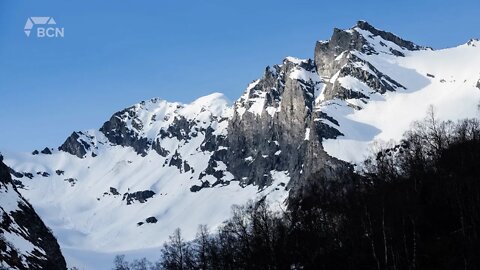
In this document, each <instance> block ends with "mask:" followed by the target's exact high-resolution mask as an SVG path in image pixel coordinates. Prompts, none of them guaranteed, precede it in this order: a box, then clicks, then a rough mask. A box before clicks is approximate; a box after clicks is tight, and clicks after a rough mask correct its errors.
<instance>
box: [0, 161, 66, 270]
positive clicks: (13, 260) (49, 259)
mask: <svg viewBox="0 0 480 270" xmlns="http://www.w3.org/2000/svg"><path fill="white" fill-rule="evenodd" d="M0 193H1V194H0V265H1V266H3V267H7V268H8V269H67V267H66V263H65V259H64V258H63V255H62V253H61V251H60V247H59V245H58V243H57V240H56V239H55V237H54V236H53V235H52V233H51V231H50V230H49V229H48V228H47V227H46V226H45V224H43V222H42V220H41V219H40V218H39V217H38V215H37V214H36V213H35V211H34V210H33V208H32V206H31V205H30V204H29V203H28V202H27V201H26V200H25V199H24V198H23V197H22V196H21V195H20V194H19V193H18V192H17V190H16V188H15V187H14V185H13V184H12V179H11V177H10V170H9V168H8V167H7V166H6V165H5V164H3V162H1V161H0ZM2 269H3V268H2Z"/></svg>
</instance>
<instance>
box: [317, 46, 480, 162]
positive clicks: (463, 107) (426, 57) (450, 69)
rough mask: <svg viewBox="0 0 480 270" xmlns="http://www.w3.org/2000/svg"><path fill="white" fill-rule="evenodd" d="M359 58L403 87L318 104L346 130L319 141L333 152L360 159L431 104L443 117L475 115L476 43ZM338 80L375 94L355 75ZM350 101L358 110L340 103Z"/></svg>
mask: <svg viewBox="0 0 480 270" xmlns="http://www.w3.org/2000/svg"><path fill="white" fill-rule="evenodd" d="M357 56H359V57H360V58H363V59H365V60H367V61H368V62H370V63H371V64H373V65H374V66H375V67H376V68H377V69H379V70H381V71H382V72H384V73H385V74H387V75H388V76H390V77H391V78H393V79H394V80H396V81H397V82H399V83H400V84H402V85H404V86H405V87H406V88H407V89H406V90H397V91H396V92H387V93H386V94H384V95H380V94H374V95H371V96H370V97H371V99H370V100H369V101H368V103H366V104H363V103H361V102H358V101H359V100H352V101H350V100H347V101H340V100H330V101H325V102H323V103H319V104H318V107H319V108H320V109H321V110H323V111H325V112H327V113H328V114H329V115H330V116H332V117H333V118H335V119H336V120H337V121H338V122H339V127H337V126H335V127H336V128H338V129H339V130H340V131H341V132H342V133H343V134H345V136H341V137H339V138H337V139H330V140H325V141H324V142H323V146H324V148H325V150H326V151H327V152H328V153H329V154H330V155H332V156H335V157H337V158H340V159H342V160H346V161H350V162H354V163H357V164H359V163H361V162H362V161H363V160H364V158H365V157H367V155H368V154H370V152H371V151H372V150H373V148H374V146H375V144H376V142H388V141H390V140H394V141H398V140H400V139H401V137H402V135H403V133H404V132H405V131H406V130H408V129H409V128H410V126H411V124H412V122H413V121H417V120H422V119H423V118H425V116H426V113H427V110H428V108H429V107H430V106H433V108H434V110H435V112H436V114H437V116H438V118H439V119H441V120H446V119H448V120H457V119H462V118H467V117H474V116H478V115H479V112H478V108H477V106H478V104H479V102H480V89H478V88H477V87H476V84H477V82H478V81H479V79H480V47H477V46H475V44H474V43H470V44H465V45H461V46H458V47H456V48H451V49H444V50H438V51H433V50H422V51H415V52H408V53H406V57H395V56H392V55H363V54H360V53H357ZM427 74H428V75H427ZM432 76H433V77H432ZM338 82H339V83H341V84H342V85H343V86H346V87H347V88H351V89H356V90H361V91H362V92H363V91H365V92H368V91H371V92H373V91H372V90H371V89H369V88H368V86H366V85H365V84H363V83H361V82H359V81H358V80H355V79H353V78H348V77H346V78H340V79H339V80H338ZM349 102H352V103H353V102H354V103H353V105H358V106H360V107H361V108H362V109H361V110H354V109H351V108H349V107H346V106H344V105H347V104H348V103H349Z"/></svg>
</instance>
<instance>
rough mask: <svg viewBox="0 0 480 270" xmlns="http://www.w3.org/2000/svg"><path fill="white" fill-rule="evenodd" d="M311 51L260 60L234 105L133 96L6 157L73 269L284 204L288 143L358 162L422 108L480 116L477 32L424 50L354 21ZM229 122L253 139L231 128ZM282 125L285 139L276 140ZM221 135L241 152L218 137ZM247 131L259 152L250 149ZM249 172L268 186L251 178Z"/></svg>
mask: <svg viewBox="0 0 480 270" xmlns="http://www.w3.org/2000/svg"><path fill="white" fill-rule="evenodd" d="M317 46H318V47H319V51H318V53H317V50H316V52H315V54H316V55H315V61H313V60H311V59H307V60H301V59H297V58H294V57H287V58H286V59H285V60H284V61H283V63H282V64H281V65H275V66H273V67H268V68H267V69H266V71H265V75H264V76H263V77H262V78H261V79H259V80H255V81H254V82H252V83H251V84H250V85H249V86H248V87H247V89H246V91H245V92H244V94H243V95H242V96H241V97H240V98H239V99H238V100H237V101H236V102H235V103H234V104H231V103H230V102H228V101H227V100H226V99H225V97H224V96H223V95H222V94H219V93H215V94H212V95H209V96H206V97H202V98H199V99H197V100H196V101H194V102H192V103H191V104H181V103H178V102H173V103H172V102H167V101H164V100H161V99H152V100H149V101H144V102H140V103H138V104H135V105H133V106H131V107H129V108H126V109H124V110H121V111H119V112H117V113H115V114H114V115H113V116H112V117H111V118H110V120H109V121H107V122H106V123H105V124H104V125H103V126H102V128H100V129H99V130H90V131H83V132H75V133H74V134H72V136H70V137H69V138H68V139H67V141H66V142H65V143H64V144H63V145H62V146H61V147H60V149H62V150H57V149H53V148H50V149H46V150H44V152H45V153H36V154H35V155H32V154H30V153H4V154H5V156H6V160H5V162H6V163H7V164H8V165H9V166H10V167H12V168H13V169H14V170H15V171H16V172H17V174H16V177H15V178H16V179H18V180H21V182H22V183H23V185H24V188H23V189H21V193H22V194H23V195H24V196H25V197H26V198H28V200H29V201H30V202H31V203H32V204H33V205H34V207H35V208H36V210H37V212H38V213H39V215H40V216H41V217H42V218H43V220H44V221H45V222H46V224H48V225H49V226H50V227H51V228H52V230H53V232H54V233H55V235H56V236H57V237H58V239H59V243H60V245H61V247H62V250H63V252H64V253H65V255H66V257H67V260H68V262H69V264H70V265H71V266H74V265H77V266H80V267H84V268H86V269H105V267H108V263H109V262H111V261H112V260H113V257H114V256H115V254H118V253H125V254H127V255H129V256H132V258H133V257H136V256H148V257H150V258H153V259H154V258H155V257H156V256H157V254H158V248H159V247H160V246H161V245H162V243H163V242H164V241H165V240H166V239H167V237H168V235H169V234H171V233H172V232H173V230H174V229H175V228H177V227H180V228H181V229H182V231H183V233H184V236H185V238H186V239H192V238H193V237H194V236H195V232H196V229H197V226H198V225H199V224H206V225H208V226H209V227H210V228H211V229H214V228H215V227H216V226H219V225H220V224H221V223H222V221H223V220H225V219H226V218H228V217H229V216H230V209H231V206H232V205H233V204H244V203H246V202H247V201H248V200H251V199H259V198H262V197H264V196H266V197H267V199H268V201H270V203H271V205H272V207H275V208H277V209H278V208H283V207H285V200H286V199H287V197H288V192H289V191H288V190H287V189H286V188H285V187H288V184H289V182H292V181H291V180H295V179H293V178H294V174H293V173H292V171H289V170H288V169H286V168H289V166H290V167H294V168H297V169H298V170H299V172H297V175H298V173H299V174H302V173H303V169H304V164H297V163H295V161H293V162H289V160H288V159H294V158H293V157H292V156H293V154H292V153H291V152H293V151H292V149H297V150H298V149H301V150H299V152H301V151H304V150H303V149H321V148H307V147H308V146H309V145H313V146H315V145H320V147H322V146H323V149H324V150H325V151H326V152H327V153H328V154H329V155H331V156H333V157H336V158H338V159H340V160H344V161H348V162H352V163H357V164H359V163H360V162H361V161H362V160H363V159H364V158H365V157H366V156H367V155H368V154H369V153H370V151H371V149H372V148H374V146H375V145H376V144H377V143H378V142H379V141H380V142H381V141H383V142H385V141H387V142H388V141H390V140H398V139H400V138H401V135H402V134H403V132H405V131H406V130H407V129H408V128H409V127H410V125H411V124H412V122H413V121H415V120H420V119H422V118H424V116H425V115H426V112H427V109H428V108H429V106H430V105H433V106H434V107H435V109H436V111H437V115H438V117H439V118H440V119H451V120H455V119H459V118H465V117H472V116H476V115H478V111H477V105H478V103H479V101H480V89H479V87H480V86H479V79H480V43H479V42H478V41H475V40H472V41H470V42H469V43H467V44H465V45H461V46H459V47H456V48H450V49H444V50H432V49H428V48H424V47H420V46H417V45H415V44H413V43H410V42H407V41H404V40H402V39H400V38H398V37H395V36H393V34H390V33H386V32H382V31H380V30H377V29H374V28H373V27H371V26H370V25H368V24H367V23H366V22H359V23H358V24H357V26H355V27H353V28H352V29H348V30H338V29H336V30H335V31H334V35H333V36H332V39H331V41H326V42H319V43H318V44H317ZM317 58H318V60H317ZM321 61H324V63H322V64H320V62H321ZM315 62H316V63H315ZM287 90H288V91H287ZM295 95H302V96H301V97H299V96H295ZM285 96H286V97H285ZM282 98H285V99H282ZM287 104H289V105H287ZM312 111H313V112H312ZM307 116H308V117H313V118H312V121H311V122H312V123H314V124H311V123H310V121H306V120H305V119H306V118H307ZM315 117H316V118H315ZM292 119H293V120H292ZM247 121H249V122H247ZM281 121H283V122H281ZM289 121H291V122H289ZM245 123H249V124H248V125H246V126H245V125H244V124H245ZM296 124H298V125H296ZM316 124H322V125H316ZM232 126H233V128H234V129H233V130H235V131H236V132H245V133H248V134H229V130H232V129H230V128H232ZM327 127H328V128H327ZM274 128H276V129H275V130H274V131H273V132H272V130H273V129H274ZM282 128H283V130H282ZM286 128H290V129H289V130H288V132H287V133H292V136H283V137H282V135H285V134H284V133H285V132H286V131H285V129H286ZM257 132H263V133H257ZM294 133H295V134H294ZM297 133H298V134H300V135H298V134H297ZM252 134H268V135H269V136H270V137H269V138H256V137H255V136H256V135H255V136H254V135H252ZM238 135H242V136H238ZM293 135H295V136H293ZM297 135H298V136H297ZM229 136H230V138H231V137H233V136H237V137H236V139H238V140H237V141H235V142H236V144H231V145H236V146H237V148H238V149H231V148H229V147H231V145H230V146H229V145H227V144H225V141H226V140H227V139H228V138H229ZM249 136H250V137H249ZM252 137H253V138H254V140H255V141H253V142H252V144H256V145H257V146H258V148H256V149H246V148H247V147H248V145H245V143H244V142H245V141H247V142H248V140H247V139H252ZM246 138H247V139H246ZM282 138H283V141H281V142H280V143H279V140H280V139H282ZM294 139H296V140H298V142H293V141H292V140H294ZM257 141H258V142H257ZM319 142H321V144H320V143H319ZM257 143H258V144H257ZM285 143H290V145H286V146H285V145H283V144H285ZM297 145H298V147H297ZM282 147H283V148H282ZM301 147H304V148H301ZM281 149H283V151H282V150H281ZM323 149H321V150H323ZM50 152H51V153H50ZM232 153H235V154H237V156H238V157H241V160H239V162H238V163H236V165H238V166H237V167H236V168H235V172H234V170H232V167H229V166H231V164H228V162H223V161H222V160H224V159H222V157H224V156H226V155H230V154H232ZM239 153H240V154H239ZM243 153H244V155H243ZM312 156H317V153H313V155H312ZM299 160H300V159H299ZM318 160H325V159H318ZM277 161H278V162H277ZM307 161H308V160H307ZM269 162H270V163H269ZM272 162H273V163H275V162H276V163H275V164H272ZM231 163H235V162H231ZM317 165H318V164H313V165H311V166H312V167H313V168H315V167H316V166H317ZM282 166H283V167H282ZM262 167H263V169H264V170H263V171H262V170H261V169H262ZM305 167H307V166H305ZM258 172H260V176H261V177H264V178H265V179H267V180H265V181H264V182H265V183H268V184H267V185H266V186H262V185H260V184H259V185H256V184H255V183H256V182H253V184H252V182H251V181H249V179H248V177H249V176H252V175H255V173H257V174H258ZM29 173H30V174H31V175H30V174H29ZM235 173H238V174H241V177H240V179H236V177H235V176H234V174H235ZM20 176H21V177H20ZM269 179H272V181H271V182H270V180H269ZM149 218H150V219H149ZM152 218H154V219H152ZM147 219H149V220H150V222H147ZM152 220H155V221H156V222H152Z"/></svg>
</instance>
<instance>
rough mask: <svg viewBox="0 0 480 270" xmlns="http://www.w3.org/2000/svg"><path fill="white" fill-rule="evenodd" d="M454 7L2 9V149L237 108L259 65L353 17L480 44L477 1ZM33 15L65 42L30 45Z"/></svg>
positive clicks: (431, 42)
mask: <svg viewBox="0 0 480 270" xmlns="http://www.w3.org/2000/svg"><path fill="white" fill-rule="evenodd" d="M459 2H460V1H441V0H440V1H438V0H437V1H431V0H424V1H410V0H407V1H396V2H395V3H394V2H393V1H384V0H383V1H380V0H379V1H367V0H364V1H350V2H349V1H302V0H296V1H292V0H290V1H281V0H277V1H270V0H267V1H260V0H256V1H253V0H252V1H251V0H242V1H225V0H222V1H217V0H214V1H210V0H201V1H199V0H194V1H159V0H156V1H153V0H144V1H118V0H117V1H107V0H102V1H98V0H96V1H93V0H82V1H78V0H75V1H65V0H63V1H49V0H42V1H24V0H0V121H1V123H2V127H1V128H0V149H4V150H10V151H12V150H18V151H31V150H33V149H36V148H41V147H45V146H52V147H53V146H58V145H60V144H61V143H62V142H63V140H64V139H65V138H66V137H67V136H68V135H69V134H70V133H71V132H72V131H74V130H83V129H90V128H98V127H100V126H101V125H102V123H103V122H104V121H105V120H107V119H108V118H109V117H110V115H111V114H112V113H114V112H115V111H118V110H120V109H122V108H124V107H126V106H128V105H131V104H133V103H136V102H138V101H141V100H144V99H149V98H152V97H160V98H163V99H167V100H171V101H181V102H190V101H192V100H194V99H196V98H197V97H200V96H202V95H206V94H209V93H211V92H223V93H225V94H226V95H227V96H228V97H229V98H230V99H231V100H235V99H236V98H237V97H239V96H240V95H241V93H242V92H243V90H244V89H245V87H246V85H247V84H248V83H249V82H250V81H252V80H254V79H256V78H258V77H259V76H261V75H262V72H263V70H264V68H265V66H267V65H272V64H275V63H280V62H281V61H282V59H283V58H284V57H286V56H296V57H301V58H308V57H312V56H313V49H314V44H315V41H316V40H319V39H328V38H329V37H330V35H331V33H332V29H333V27H338V28H349V27H351V26H352V25H354V24H355V22H356V21H357V20H359V19H365V20H367V21H369V22H370V23H372V24H373V25H375V26H377V27H378V28H382V29H386V30H389V31H392V32H394V33H396V34H398V35H400V36H402V37H404V38H406V39H409V40H412V41H414V42H416V43H418V44H421V45H428V46H432V47H434V48H445V47H451V46H455V45H458V44H461V43H464V42H466V41H467V40H468V39H470V38H473V37H480V33H479V28H478V26H479V25H480V16H478V11H480V2H479V1H461V3H459ZM31 16H52V17H54V18H55V20H56V21H57V24H58V26H61V27H64V29H65V37H64V38H56V39H39V38H36V37H29V38H27V37H26V36H25V34H24V33H23V27H24V25H25V21H26V19H27V18H28V17H31Z"/></svg>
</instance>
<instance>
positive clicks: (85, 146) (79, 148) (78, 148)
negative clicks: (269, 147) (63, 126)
mask: <svg viewBox="0 0 480 270" xmlns="http://www.w3.org/2000/svg"><path fill="white" fill-rule="evenodd" d="M81 135H83V133H82V132H73V133H72V135H70V137H68V138H67V140H66V141H65V142H64V143H63V144H62V145H61V146H60V147H59V148H58V150H60V151H64V152H67V153H70V154H72V155H74V156H77V157H79V158H83V157H84V156H85V155H86V154H87V151H88V150H90V147H91V145H90V144H89V143H87V142H86V141H85V140H84V139H82V138H81Z"/></svg>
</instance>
